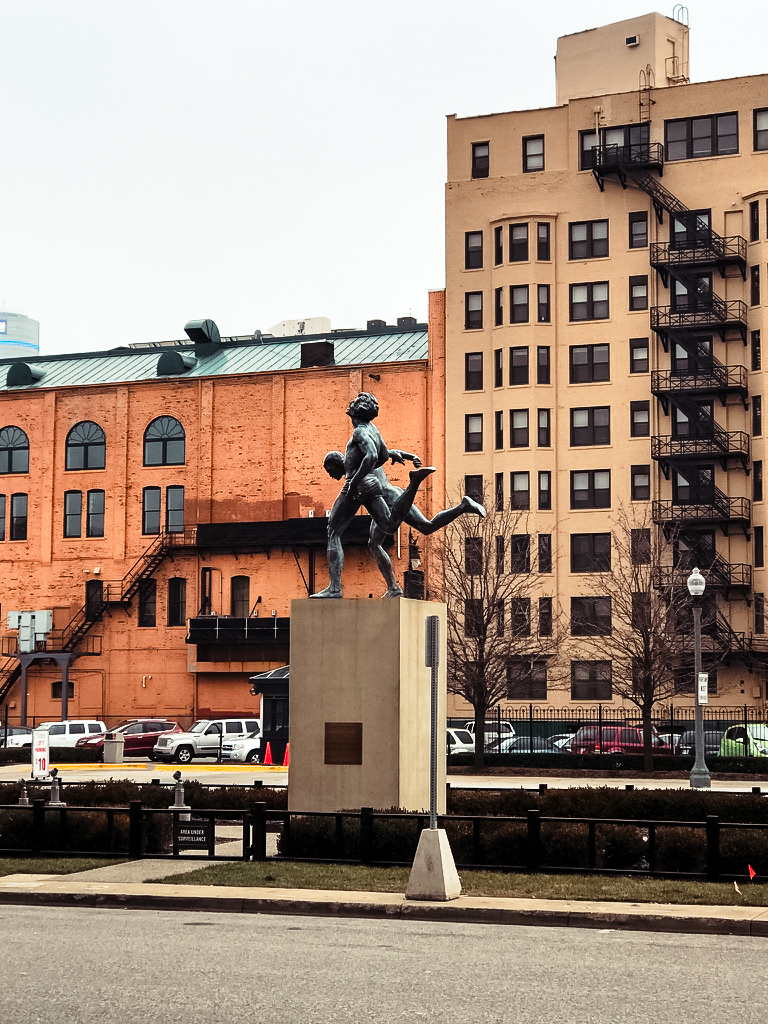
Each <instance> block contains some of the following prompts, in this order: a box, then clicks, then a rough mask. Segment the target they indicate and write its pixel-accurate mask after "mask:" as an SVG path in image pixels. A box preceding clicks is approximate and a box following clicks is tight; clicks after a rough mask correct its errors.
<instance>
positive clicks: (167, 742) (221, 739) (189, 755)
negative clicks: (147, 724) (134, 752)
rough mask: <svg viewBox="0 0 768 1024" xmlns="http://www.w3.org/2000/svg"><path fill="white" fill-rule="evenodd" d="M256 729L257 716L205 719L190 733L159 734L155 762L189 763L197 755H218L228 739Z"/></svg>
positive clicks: (155, 749)
mask: <svg viewBox="0 0 768 1024" xmlns="http://www.w3.org/2000/svg"><path fill="white" fill-rule="evenodd" d="M257 729H258V730H260V729H261V725H260V724H259V720H258V718H245V717H242V718H202V719H200V721H199V722H195V724H194V725H193V726H192V728H191V729H190V730H189V732H172V733H166V734H165V735H163V736H160V737H159V738H158V740H157V742H156V743H155V746H154V747H153V750H152V753H153V754H154V755H155V760H156V761H178V762H179V763H180V764H189V762H190V761H191V760H192V759H193V758H195V757H217V756H218V754H219V750H220V749H221V748H223V746H224V743H225V741H229V740H231V739H234V738H235V737H243V736H247V735H248V734H249V733H252V732H255V731H256V730H257ZM222 753H223V749H222Z"/></svg>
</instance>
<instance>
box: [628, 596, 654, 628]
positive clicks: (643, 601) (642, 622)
mask: <svg viewBox="0 0 768 1024" xmlns="http://www.w3.org/2000/svg"><path fill="white" fill-rule="evenodd" d="M630 621H631V622H632V629H634V630H637V632H638V633H644V632H647V631H648V630H649V629H650V626H651V595H650V594H649V593H648V591H647V590H636V591H633V593H632V610H631V612H630Z"/></svg>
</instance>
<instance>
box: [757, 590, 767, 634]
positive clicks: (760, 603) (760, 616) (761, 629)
mask: <svg viewBox="0 0 768 1024" xmlns="http://www.w3.org/2000/svg"><path fill="white" fill-rule="evenodd" d="M755 632H756V633H765V594H755Z"/></svg>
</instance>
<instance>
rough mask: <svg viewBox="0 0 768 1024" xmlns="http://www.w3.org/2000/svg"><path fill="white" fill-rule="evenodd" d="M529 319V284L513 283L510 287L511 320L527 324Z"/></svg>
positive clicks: (514, 322) (515, 322) (513, 322)
mask: <svg viewBox="0 0 768 1024" xmlns="http://www.w3.org/2000/svg"><path fill="white" fill-rule="evenodd" d="M528 320H529V313H528V285H527V284H515V285H512V286H511V287H510V289H509V322H510V323H511V324H527V323H528Z"/></svg>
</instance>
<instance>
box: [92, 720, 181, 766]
mask: <svg viewBox="0 0 768 1024" xmlns="http://www.w3.org/2000/svg"><path fill="white" fill-rule="evenodd" d="M181 731H182V730H181V726H180V725H179V724H178V722H168V721H166V720H165V719H160V718H135V719H133V720H132V721H130V722H123V724H122V725H118V726H117V728H115V729H110V730H109V731H108V734H109V735H111V734H113V733H114V734H120V735H121V736H122V737H123V738H124V740H125V746H124V748H123V753H124V754H125V756H126V757H148V758H149V759H150V761H154V756H153V754H152V750H153V748H154V746H155V743H157V738H158V736H162V735H163V734H164V733H166V732H181ZM76 746H78V747H87V748H88V749H89V750H102V751H103V749H104V733H100V734H99V735H98V736H83V738H82V739H79V740H78V741H77V743H76Z"/></svg>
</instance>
